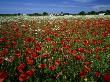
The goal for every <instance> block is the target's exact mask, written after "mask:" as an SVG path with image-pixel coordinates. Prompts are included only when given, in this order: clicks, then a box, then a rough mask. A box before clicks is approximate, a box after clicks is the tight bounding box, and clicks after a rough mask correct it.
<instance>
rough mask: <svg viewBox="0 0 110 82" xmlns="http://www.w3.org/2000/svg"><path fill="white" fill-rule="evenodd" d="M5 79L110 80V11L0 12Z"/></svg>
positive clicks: (0, 64)
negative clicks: (34, 14) (100, 13)
mask: <svg viewBox="0 0 110 82" xmlns="http://www.w3.org/2000/svg"><path fill="white" fill-rule="evenodd" d="M0 82H110V16H109V15H107V16H94V15H93V16H92V15H89V16H57V17H56V16H53V17H49V16H44V17H42V16H40V17H30V16H10V17H7V16H6V17H0Z"/></svg>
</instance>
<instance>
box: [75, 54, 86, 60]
mask: <svg viewBox="0 0 110 82" xmlns="http://www.w3.org/2000/svg"><path fill="white" fill-rule="evenodd" d="M75 58H76V60H84V56H82V55H76V56H75Z"/></svg>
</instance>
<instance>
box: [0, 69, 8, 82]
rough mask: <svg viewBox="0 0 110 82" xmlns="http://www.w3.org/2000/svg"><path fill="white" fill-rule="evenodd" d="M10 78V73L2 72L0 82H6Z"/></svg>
mask: <svg viewBox="0 0 110 82" xmlns="http://www.w3.org/2000/svg"><path fill="white" fill-rule="evenodd" d="M7 78H8V73H7V72H5V71H1V72H0V81H2V82H4V80H6V79H7Z"/></svg>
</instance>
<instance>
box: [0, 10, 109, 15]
mask: <svg viewBox="0 0 110 82" xmlns="http://www.w3.org/2000/svg"><path fill="white" fill-rule="evenodd" d="M100 13H104V14H105V15H110V10H106V11H98V12H96V11H90V12H85V11H81V12H79V13H78V14H70V13H63V12H61V13H60V14H57V16H60V15H61V16H62V15H99V14H100ZM21 15H24V14H21V13H17V14H0V16H21ZM26 15H28V16H48V15H49V14H48V13H47V12H43V13H32V14H26ZM54 15H56V14H54Z"/></svg>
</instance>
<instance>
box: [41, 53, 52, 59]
mask: <svg viewBox="0 0 110 82" xmlns="http://www.w3.org/2000/svg"><path fill="white" fill-rule="evenodd" d="M49 57H50V55H49V54H47V53H45V54H43V55H42V58H49Z"/></svg>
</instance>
